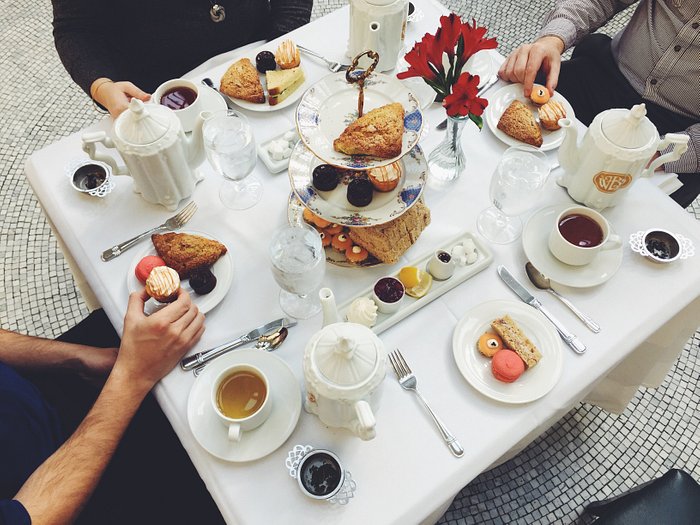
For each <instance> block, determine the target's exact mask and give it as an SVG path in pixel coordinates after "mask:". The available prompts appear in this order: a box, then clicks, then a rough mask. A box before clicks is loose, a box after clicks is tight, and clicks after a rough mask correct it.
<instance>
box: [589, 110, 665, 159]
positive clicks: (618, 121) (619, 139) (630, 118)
mask: <svg viewBox="0 0 700 525" xmlns="http://www.w3.org/2000/svg"><path fill="white" fill-rule="evenodd" d="M605 113H606V114H605V115H604V116H603V119H602V122H601V124H600V127H601V131H602V132H603V135H604V136H605V138H606V139H608V140H609V141H610V142H612V143H613V144H615V145H616V146H619V147H621V148H627V149H640V148H644V147H647V146H649V145H651V144H653V143H654V142H655V141H656V140H657V139H658V132H657V131H656V127H655V126H654V124H652V122H651V121H650V120H649V119H648V118H647V117H646V116H645V115H646V114H647V109H646V106H645V105H644V104H637V105H636V106H634V107H632V109H629V110H627V109H611V110H608V111H606V112H605Z"/></svg>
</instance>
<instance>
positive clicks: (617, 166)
mask: <svg viewBox="0 0 700 525" xmlns="http://www.w3.org/2000/svg"><path fill="white" fill-rule="evenodd" d="M646 113H647V111H646V106H645V105H644V104H638V105H636V106H634V107H633V108H632V109H609V110H607V111H603V112H602V113H600V114H598V115H597V116H596V117H595V119H593V122H592V123H591V125H590V127H589V128H588V131H587V132H586V134H585V135H584V137H583V140H582V141H581V144H579V143H578V140H577V139H578V132H577V130H576V128H575V126H574V125H573V122H572V121H571V120H570V119H568V118H567V119H561V120H560V121H559V125H560V126H561V127H562V128H564V130H565V136H564V142H563V143H562V145H561V147H560V148H559V164H561V167H562V168H563V169H564V172H565V174H564V176H563V177H561V178H560V179H559V180H557V182H558V183H559V185H561V186H564V187H565V188H566V189H567V191H568V192H569V195H570V196H571V198H573V199H574V200H575V201H577V202H580V203H581V204H585V205H586V206H588V207H590V208H594V209H597V210H602V209H603V208H608V207H610V206H614V205H615V204H617V202H618V201H619V199H620V198H621V197H622V195H623V194H624V193H625V191H626V190H627V188H629V187H630V186H631V185H632V183H633V182H634V180H635V179H636V178H638V177H648V176H650V175H651V174H652V173H654V170H655V169H656V168H657V167H658V166H660V165H661V164H663V163H665V162H671V161H674V160H677V159H678V158H679V157H680V156H681V155H682V154H683V153H685V152H686V151H687V149H688V136H687V135H683V134H680V133H667V134H666V136H665V137H664V138H663V139H661V138H660V137H659V133H658V131H657V130H656V127H655V126H654V124H652V122H651V121H650V120H649V119H648V118H647V117H646ZM671 145H672V146H673V149H672V150H671V151H669V152H667V153H665V154H663V155H661V156H659V157H658V158H657V159H655V160H654V162H652V163H651V164H650V165H649V166H648V167H647V164H648V163H649V161H650V160H651V158H652V157H653V155H654V154H655V153H656V152H657V151H661V150H663V149H665V148H667V147H668V146H671Z"/></svg>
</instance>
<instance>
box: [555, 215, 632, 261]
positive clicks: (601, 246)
mask: <svg viewBox="0 0 700 525" xmlns="http://www.w3.org/2000/svg"><path fill="white" fill-rule="evenodd" d="M621 245H622V241H621V240H620V237H619V236H617V235H615V234H613V233H611V232H610V224H609V223H608V221H607V220H605V217H603V216H602V215H601V214H600V213H598V212H597V211H595V210H592V209H591V208H586V207H585V206H572V207H571V208H567V209H565V210H564V211H562V212H561V213H560V214H559V215H557V218H556V220H555V221H554V224H553V226H552V230H551V232H550V233H549V251H550V252H552V255H554V257H556V258H557V259H559V260H560V261H561V262H563V263H565V264H569V265H571V266H583V265H586V264H589V263H591V262H592V261H593V259H595V257H596V256H597V255H598V254H599V253H600V252H601V251H602V250H612V249H615V248H619V247H620V246H621Z"/></svg>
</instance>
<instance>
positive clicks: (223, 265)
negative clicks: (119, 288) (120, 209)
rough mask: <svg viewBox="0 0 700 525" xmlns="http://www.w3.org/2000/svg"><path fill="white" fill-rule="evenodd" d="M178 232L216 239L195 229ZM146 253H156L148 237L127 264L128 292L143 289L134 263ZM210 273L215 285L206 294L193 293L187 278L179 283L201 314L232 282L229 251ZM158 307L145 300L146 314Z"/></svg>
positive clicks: (218, 298)
mask: <svg viewBox="0 0 700 525" xmlns="http://www.w3.org/2000/svg"><path fill="white" fill-rule="evenodd" d="M178 233H190V234H192V235H199V236H200V237H206V238H207V239H213V240H215V241H216V240H218V239H214V237H212V236H211V235H207V234H206V233H202V232H197V231H191V230H188V231H179V232H178ZM219 242H221V241H219ZM146 255H158V252H156V248H155V246H153V242H151V240H150V239H148V242H147V243H144V246H143V249H141V250H139V251H138V253H136V255H135V256H134V258H133V260H132V261H131V265H130V266H129V273H128V274H127V276H126V287H127V288H128V289H129V293H131V292H140V291H141V290H143V285H142V284H141V281H139V280H138V279H137V278H136V274H135V273H134V270H136V265H137V264H138V263H139V261H140V260H141V259H143V258H144V257H146ZM211 273H213V274H214V277H216V286H215V287H214V289H213V290H212V291H211V292H209V293H208V294H206V295H199V294H196V293H194V290H192V287H191V286H190V283H189V280H188V279H185V280H184V281H182V283H181V284H180V286H181V287H182V289H183V290H185V291H187V292H189V293H190V295H191V296H192V302H193V303H194V304H196V305H197V308H199V311H200V312H202V313H203V314H205V313H207V312H208V311H210V310H211V309H212V308H214V307H215V306H216V305H217V304H219V303H220V302H221V301H222V300H223V299H224V297H226V294H227V293H228V291H229V289H230V288H231V283H232V282H233V262H232V260H231V256H230V252H228V251H227V252H226V253H225V254H224V255H222V256H221V257H219V260H218V261H216V262H215V263H214V265H213V266H212V267H211ZM158 308H159V306H158V305H157V303H156V302H155V301H154V300H153V299H149V300H148V301H147V302H146V306H145V309H144V311H145V312H146V314H147V315H148V314H151V313H153V312H155V311H156V310H157V309H158Z"/></svg>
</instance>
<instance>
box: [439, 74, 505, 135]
mask: <svg viewBox="0 0 700 525" xmlns="http://www.w3.org/2000/svg"><path fill="white" fill-rule="evenodd" d="M496 82H498V74H495V75H493V76H492V77H491V78H490V79H489V80H488V82H486V84H484V86H483V87H482V88H481V89H480V90H479V92H478V93H477V94H476V96H477V97H483V96H484V93H486V92H487V91H488V90H489V89H491V86H493V85H494V84H495V83H496ZM435 129H438V130H440V131H442V130H443V129H447V119H445V120H443V121H442V122H440V124H438V125H437V126H435Z"/></svg>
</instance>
